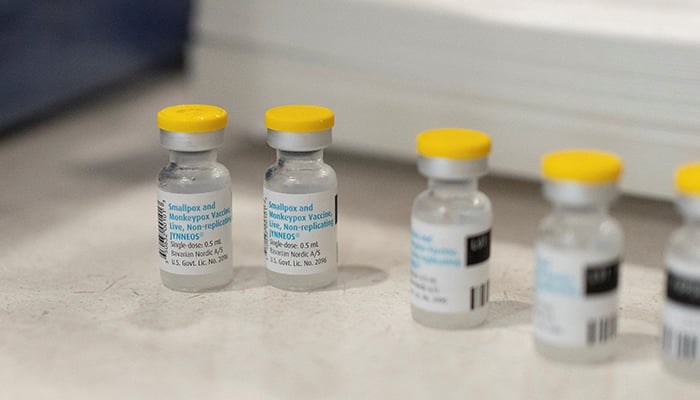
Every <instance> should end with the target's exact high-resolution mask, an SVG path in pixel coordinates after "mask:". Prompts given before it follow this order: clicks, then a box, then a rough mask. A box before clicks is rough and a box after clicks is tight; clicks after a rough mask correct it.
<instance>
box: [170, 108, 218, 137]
mask: <svg viewBox="0 0 700 400" xmlns="http://www.w3.org/2000/svg"><path fill="white" fill-rule="evenodd" d="M227 121H228V119H227V113H226V110H224V109H223V108H221V107H217V106H210V105H207V104H181V105H178V106H171V107H166V108H164V109H162V110H160V111H159V112H158V128H160V129H162V130H164V131H170V132H187V133H201V132H210V131H216V130H219V129H223V128H225V127H226V123H227Z"/></svg>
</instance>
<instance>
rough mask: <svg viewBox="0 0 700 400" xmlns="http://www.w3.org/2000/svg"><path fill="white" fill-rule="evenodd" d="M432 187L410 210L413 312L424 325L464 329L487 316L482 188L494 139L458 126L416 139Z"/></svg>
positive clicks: (487, 224) (486, 211)
mask: <svg viewBox="0 0 700 400" xmlns="http://www.w3.org/2000/svg"><path fill="white" fill-rule="evenodd" d="M416 147H417V151H418V171H419V172H420V173H421V174H422V175H424V176H426V177H428V189H427V190H426V191H424V192H423V193H421V194H419V195H418V196H417V197H416V199H415V200H414V202H413V210H412V213H411V313H412V315H413V319H414V320H415V321H417V322H419V323H420V324H422V325H426V326H430V327H433V328H440V329H464V328H469V327H473V326H476V325H479V324H481V323H482V322H484V321H485V320H486V316H487V313H488V300H489V257H490V253H491V250H490V249H491V222H492V212H491V202H490V201H489V199H488V198H487V197H486V195H484V194H483V193H481V192H480V191H479V190H478V188H477V179H478V178H479V177H481V176H483V175H485V174H486V173H487V171H488V164H487V157H488V155H489V153H490V151H491V139H490V138H489V137H488V136H487V135H486V134H484V133H481V132H477V131H473V130H467V129H457V128H446V129H434V130H429V131H426V132H423V133H421V134H420V135H418V137H417V140H416Z"/></svg>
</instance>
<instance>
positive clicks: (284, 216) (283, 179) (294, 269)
mask: <svg viewBox="0 0 700 400" xmlns="http://www.w3.org/2000/svg"><path fill="white" fill-rule="evenodd" d="M334 123H335V116H334V114H333V111H331V110H329V109H328V108H325V107H320V106H313V105H287V106H281V107H275V108H272V109H270V110H268V111H267V112H266V113H265V125H266V126H267V143H268V144H269V145H270V146H271V147H273V148H275V149H277V162H275V163H274V164H273V165H272V166H270V168H269V169H268V170H267V172H266V173H265V181H264V183H263V217H264V244H265V246H264V247H265V266H266V268H267V278H268V282H269V283H270V285H272V286H275V287H277V288H280V289H286V290H297V291H303V290H312V289H317V288H321V287H324V286H328V285H330V284H331V283H333V282H335V280H336V277H337V275H338V267H337V259H338V245H337V229H336V225H337V224H338V181H337V179H336V175H335V171H334V170H333V168H331V167H330V166H329V165H328V164H326V163H325V162H323V149H324V148H326V147H328V146H330V144H331V133H332V128H333V125H334Z"/></svg>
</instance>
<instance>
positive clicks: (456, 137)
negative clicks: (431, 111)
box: [416, 128, 491, 160]
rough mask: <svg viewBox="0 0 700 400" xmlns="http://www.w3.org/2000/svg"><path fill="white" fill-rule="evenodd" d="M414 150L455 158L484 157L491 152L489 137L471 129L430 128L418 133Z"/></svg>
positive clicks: (429, 154) (423, 153)
mask: <svg viewBox="0 0 700 400" xmlns="http://www.w3.org/2000/svg"><path fill="white" fill-rule="evenodd" d="M416 150H417V151H418V154H420V155H422V156H425V157H435V158H451V159H455V160H471V159H475V158H484V157H486V156H488V155H489V153H490V152H491V138H490V137H489V136H488V135H487V134H485V133H482V132H479V131H474V130H471V129H462V128H441V129H431V130H429V131H425V132H422V133H420V134H419V135H418V137H417V138H416Z"/></svg>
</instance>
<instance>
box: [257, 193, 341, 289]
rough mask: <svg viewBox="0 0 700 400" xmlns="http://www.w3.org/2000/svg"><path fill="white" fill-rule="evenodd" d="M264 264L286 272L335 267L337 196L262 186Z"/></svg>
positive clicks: (312, 271)
mask: <svg viewBox="0 0 700 400" xmlns="http://www.w3.org/2000/svg"><path fill="white" fill-rule="evenodd" d="M263 192H264V193H263V194H264V199H263V219H264V221H263V224H264V244H265V266H266V267H267V269H269V270H270V271H274V272H277V273H280V274H287V275H310V274H317V273H320V272H324V271H327V270H329V269H333V268H336V264H337V258H338V246H337V229H336V225H337V223H338V195H337V194H336V192H335V191H326V192H319V193H308V194H288V193H279V192H274V191H272V190H268V189H267V188H265V189H264V191H263Z"/></svg>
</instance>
